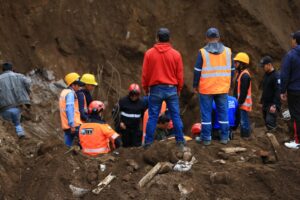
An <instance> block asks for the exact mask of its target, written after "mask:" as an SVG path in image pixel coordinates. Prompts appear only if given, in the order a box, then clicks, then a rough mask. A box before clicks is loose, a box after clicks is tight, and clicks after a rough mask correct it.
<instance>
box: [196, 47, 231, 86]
mask: <svg viewBox="0 0 300 200" xmlns="http://www.w3.org/2000/svg"><path fill="white" fill-rule="evenodd" d="M204 49H205V50H206V51H207V52H209V53H212V54H216V55H218V54H221V53H222V52H223V51H224V49H225V47H224V45H223V44H222V43H221V42H211V43H207V45H206V46H205V47H204ZM232 64H233V62H232ZM202 65H203V58H202V55H201V52H200V51H199V52H198V56H197V61H196V64H195V67H194V80H193V88H198V86H199V81H200V77H201V70H202ZM234 71H235V67H234V66H232V67H231V78H233V77H234Z"/></svg>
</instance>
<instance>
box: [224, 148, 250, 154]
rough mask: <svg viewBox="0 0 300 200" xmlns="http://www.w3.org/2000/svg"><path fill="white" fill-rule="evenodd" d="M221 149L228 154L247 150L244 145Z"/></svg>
mask: <svg viewBox="0 0 300 200" xmlns="http://www.w3.org/2000/svg"><path fill="white" fill-rule="evenodd" d="M221 150H222V151H224V152H225V153H228V154H232V153H239V152H245V151H247V149H246V148H244V147H225V148H222V149H221Z"/></svg>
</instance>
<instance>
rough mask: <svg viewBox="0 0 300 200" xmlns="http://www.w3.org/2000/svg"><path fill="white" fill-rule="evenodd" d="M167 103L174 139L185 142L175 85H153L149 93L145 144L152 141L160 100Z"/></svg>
mask: <svg viewBox="0 0 300 200" xmlns="http://www.w3.org/2000/svg"><path fill="white" fill-rule="evenodd" d="M163 101H165V102H166V104H167V108H168V112H169V113H170V115H171V119H172V120H173V125H174V129H175V139H176V141H177V142H183V143H184V142H185V140H184V137H183V136H184V135H183V124H182V121H181V118H180V111H179V98H178V95H177V88H176V86H169V85H155V86H152V87H151V88H150V95H149V108H148V110H149V119H148V123H147V127H146V137H145V144H151V143H153V141H154V133H155V130H156V124H157V120H158V116H159V113H160V109H161V105H162V102H163Z"/></svg>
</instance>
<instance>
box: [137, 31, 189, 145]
mask: <svg viewBox="0 0 300 200" xmlns="http://www.w3.org/2000/svg"><path fill="white" fill-rule="evenodd" d="M157 40H158V43H156V44H155V45H154V47H153V48H151V49H149V50H148V51H147V52H146V53H145V56H144V62H143V70H142V85H143V89H144V90H145V92H146V94H149V120H148V123H147V128H146V137H145V146H144V147H145V148H147V147H149V146H150V145H151V144H152V143H153V140H154V132H155V129H156V124H157V119H158V116H159V113H160V109H161V105H162V102H163V101H166V103H167V107H168V109H169V111H170V114H171V118H172V121H173V123H174V129H175V133H176V137H175V138H176V142H177V145H178V147H179V148H180V149H183V147H184V145H185V140H184V137H183V130H182V129H183V124H182V121H181V118H180V112H179V97H178V95H179V94H180V91H181V89H182V87H183V63H182V58H181V55H180V53H179V52H178V51H176V50H175V49H173V48H172V46H171V44H170V42H169V41H170V31H169V30H168V29H167V28H160V29H159V30H158V32H157Z"/></svg>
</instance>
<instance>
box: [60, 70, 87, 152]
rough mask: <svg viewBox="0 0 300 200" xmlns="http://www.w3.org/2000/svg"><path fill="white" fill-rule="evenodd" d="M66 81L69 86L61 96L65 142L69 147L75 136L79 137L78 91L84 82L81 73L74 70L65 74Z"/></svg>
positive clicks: (61, 115)
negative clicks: (81, 79)
mask: <svg viewBox="0 0 300 200" xmlns="http://www.w3.org/2000/svg"><path fill="white" fill-rule="evenodd" d="M64 80H65V83H66V84H67V86H68V88H66V89H63V90H62V92H61V93H60V97H59V108H60V119H61V126H62V129H63V131H64V140H65V144H66V145H67V146H68V147H71V146H72V145H73V141H74V138H75V137H78V131H79V126H80V125H81V124H82V122H81V120H80V112H79V105H78V98H77V95H76V92H77V91H78V90H80V87H81V86H83V84H82V83H81V82H80V76H79V74H77V73H75V72H72V73H69V74H67V75H66V76H65V78H64Z"/></svg>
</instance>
